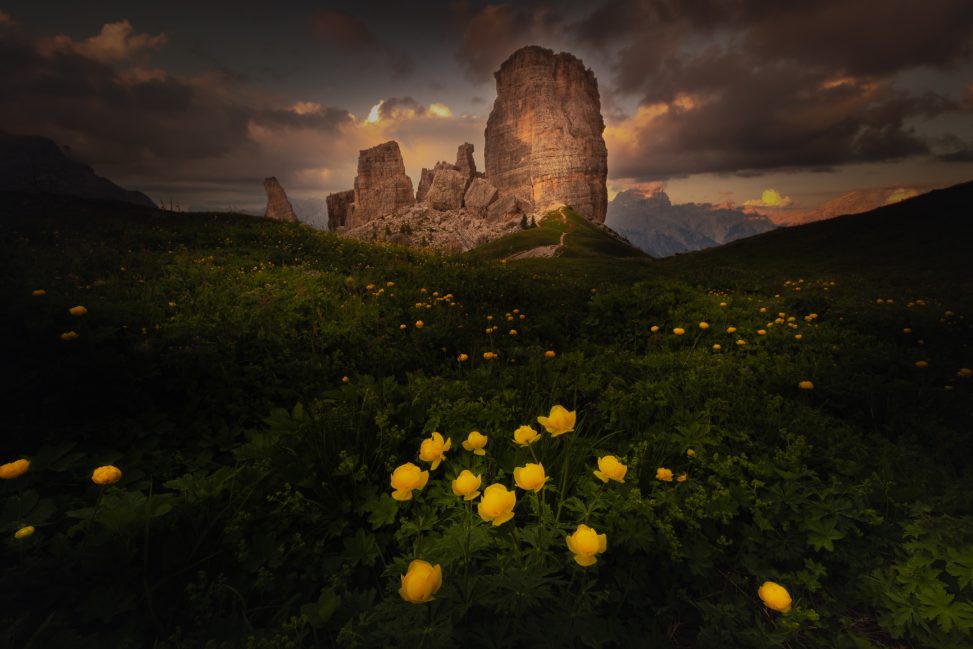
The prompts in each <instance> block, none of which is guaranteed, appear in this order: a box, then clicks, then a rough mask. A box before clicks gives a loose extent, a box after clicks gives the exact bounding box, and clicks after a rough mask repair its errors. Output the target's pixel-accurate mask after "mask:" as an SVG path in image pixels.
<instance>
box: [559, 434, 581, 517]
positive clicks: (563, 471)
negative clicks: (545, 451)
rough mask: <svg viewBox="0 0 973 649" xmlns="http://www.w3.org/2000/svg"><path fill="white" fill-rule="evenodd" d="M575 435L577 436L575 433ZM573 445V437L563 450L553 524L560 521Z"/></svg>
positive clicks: (572, 436)
mask: <svg viewBox="0 0 973 649" xmlns="http://www.w3.org/2000/svg"><path fill="white" fill-rule="evenodd" d="M574 432H575V435H576V434H577V432H576V431H574ZM573 443H574V435H571V439H569V440H568V446H567V448H565V449H564V464H563V465H562V466H561V489H560V491H559V492H558V494H557V513H556V514H555V515H554V522H555V523H558V522H560V520H561V506H562V505H564V494H565V492H566V491H567V488H568V463H569V461H570V459H571V445H572V444H573Z"/></svg>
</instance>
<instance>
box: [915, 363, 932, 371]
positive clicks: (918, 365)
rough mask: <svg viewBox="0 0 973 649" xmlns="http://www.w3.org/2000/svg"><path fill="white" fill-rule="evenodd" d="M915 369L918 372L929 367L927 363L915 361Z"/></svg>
mask: <svg viewBox="0 0 973 649" xmlns="http://www.w3.org/2000/svg"><path fill="white" fill-rule="evenodd" d="M916 367H918V368H919V369H920V370H924V369H926V368H927V367H929V361H916Z"/></svg>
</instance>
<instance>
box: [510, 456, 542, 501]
mask: <svg viewBox="0 0 973 649" xmlns="http://www.w3.org/2000/svg"><path fill="white" fill-rule="evenodd" d="M548 480H550V478H549V477H547V474H546V473H545V472H544V465H543V464H534V463H533V462H528V463H527V464H525V465H524V466H518V467H515V468H514V483H515V484H516V485H517V486H518V487H520V488H521V489H523V490H524V491H533V492H534V493H535V494H536V493H538V492H539V491H540V490H541V489H542V488H543V487H544V483H546V482H547V481H548Z"/></svg>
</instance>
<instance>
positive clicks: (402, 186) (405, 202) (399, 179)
mask: <svg viewBox="0 0 973 649" xmlns="http://www.w3.org/2000/svg"><path fill="white" fill-rule="evenodd" d="M354 192H355V201H354V205H353V206H352V208H351V209H350V210H348V212H347V216H346V219H345V224H346V226H347V227H355V226H358V225H361V224H363V223H367V222H369V221H371V220H373V219H376V218H378V217H380V216H385V215H386V214H391V213H392V212H394V211H396V210H397V209H399V208H401V207H408V206H410V205H414V204H415V201H416V199H415V194H413V190H412V179H411V178H409V177H408V176H407V175H405V164H404V163H403V162H402V152H401V151H399V143H398V142H396V141H394V140H391V141H389V142H384V143H382V144H379V145H378V146H374V147H372V148H371V149H364V150H363V151H360V152H359V154H358V175H357V176H356V177H355V189H354Z"/></svg>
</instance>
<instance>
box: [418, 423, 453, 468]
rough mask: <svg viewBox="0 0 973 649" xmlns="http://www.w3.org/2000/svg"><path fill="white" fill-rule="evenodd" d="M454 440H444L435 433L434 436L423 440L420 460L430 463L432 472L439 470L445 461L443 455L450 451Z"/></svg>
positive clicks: (420, 446)
mask: <svg viewBox="0 0 973 649" xmlns="http://www.w3.org/2000/svg"><path fill="white" fill-rule="evenodd" d="M452 442H453V440H451V439H445V440H444V439H443V436H442V435H440V434H439V433H436V432H434V433H433V434H432V435H430V436H429V437H427V438H426V439H424V440H422V444H420V445H419V459H420V460H422V461H423V462H430V463H432V466H430V467H429V470H430V471H435V470H436V469H437V468H439V463H440V462H442V461H443V453H445V452H446V451H448V450H449V447H450V445H451V444H452Z"/></svg>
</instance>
